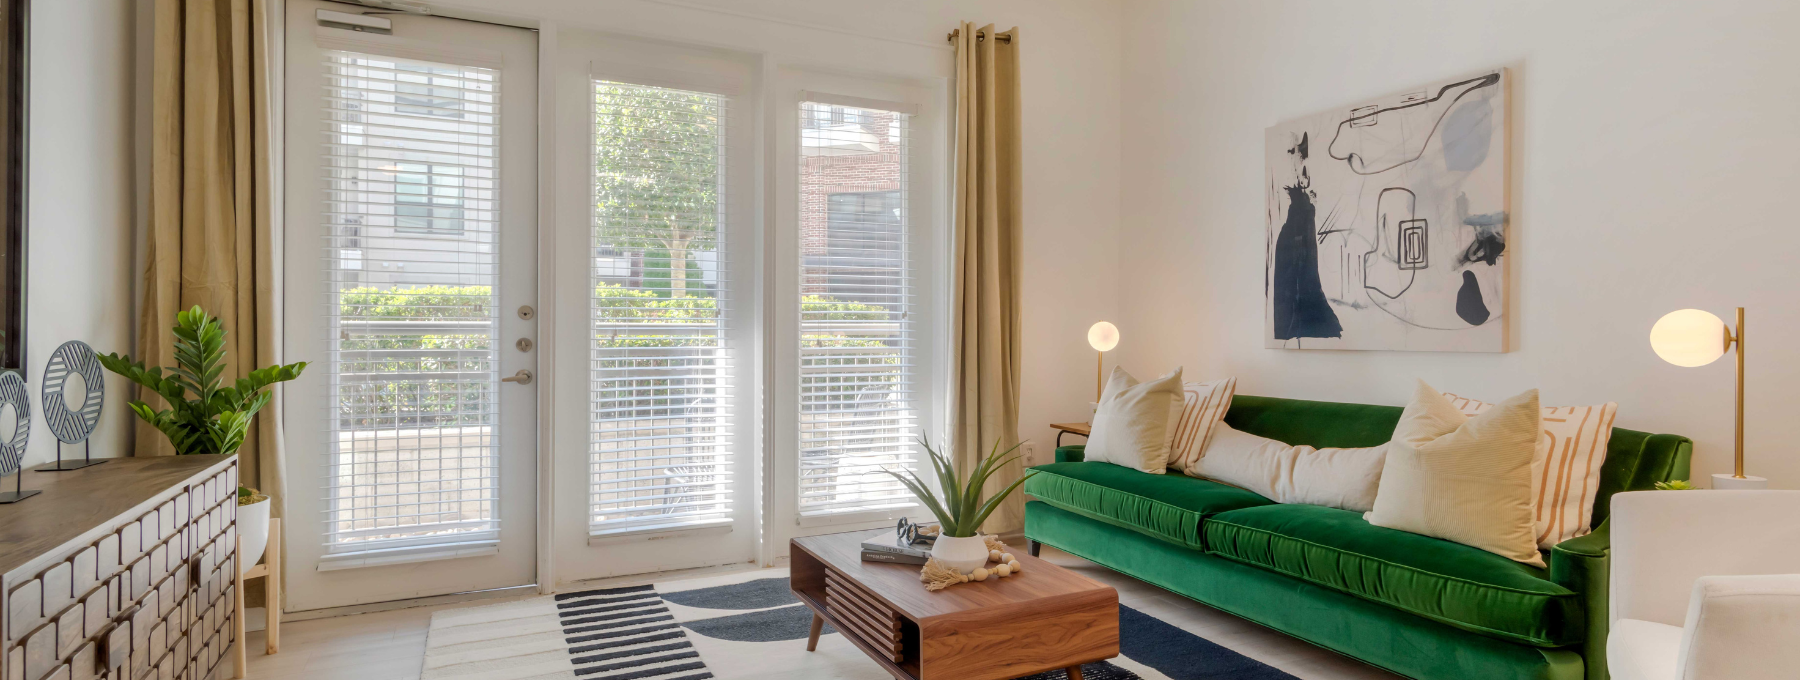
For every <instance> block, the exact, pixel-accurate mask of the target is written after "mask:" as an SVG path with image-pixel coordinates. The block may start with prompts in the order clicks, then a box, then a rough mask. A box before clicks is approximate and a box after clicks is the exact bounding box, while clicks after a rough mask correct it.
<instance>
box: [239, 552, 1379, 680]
mask: <svg viewBox="0 0 1800 680" xmlns="http://www.w3.org/2000/svg"><path fill="white" fill-rule="evenodd" d="M1043 557H1044V558H1045V559H1048V560H1050V561H1052V562H1055V563H1056V564H1058V565H1061V566H1063V567H1067V568H1070V569H1074V570H1077V571H1079V572H1081V573H1082V574H1085V575H1087V576H1088V577H1090V578H1093V579H1094V580H1097V581H1100V582H1102V583H1106V584H1108V585H1111V586H1112V587H1113V588H1116V589H1118V591H1119V601H1120V602H1121V603H1123V604H1125V605H1127V606H1129V607H1131V608H1133V609H1136V610H1138V611H1141V612H1144V613H1146V614H1151V615H1153V616H1156V617H1157V618H1160V619H1162V620H1164V621H1167V622H1169V623H1171V624H1174V625H1176V626H1179V627H1181V628H1183V629H1186V630H1188V631H1191V632H1193V633H1195V634H1196V635H1199V636H1201V637H1204V638H1206V639H1208V640H1212V641H1213V642H1216V643H1218V644H1220V645H1223V646H1225V647H1228V648H1231V649H1233V650H1236V651H1237V652H1238V653H1240V654H1243V655H1245V656H1248V657H1250V658H1253V659H1256V660H1258V661H1261V662H1263V663H1266V664H1269V665H1271V666H1274V667H1276V668H1279V669H1281V670H1284V671H1287V672H1288V673H1289V674H1292V675H1294V676H1296V677H1298V678H1301V679H1302V680H1357V679H1365V678H1366V679H1370V680H1390V679H1392V678H1398V677H1399V676H1396V675H1393V674H1390V673H1387V672H1385V671H1382V670H1379V669H1376V668H1372V667H1370V666H1367V665H1364V664H1362V663H1360V662H1357V661H1354V660H1351V659H1348V658H1345V657H1343V656H1339V655H1337V654H1335V653H1332V652H1328V651H1325V650H1323V649H1319V648H1318V647H1314V646H1312V645H1310V644H1307V643H1305V642H1301V641H1299V640H1295V639H1293V638H1290V637H1288V636H1286V635H1282V634H1280V633H1277V632H1274V631H1272V630H1269V629H1267V628H1263V627H1262V626H1258V625H1256V624H1253V623H1249V622H1247V621H1244V620H1243V619H1240V618H1237V617H1235V616H1232V615H1230V614H1226V613H1224V612H1220V611H1218V610H1215V609H1213V608H1211V607H1207V606H1206V605H1203V604H1199V603H1197V602H1194V601H1193V600H1189V599H1187V598H1185V597H1182V596H1180V595H1176V594H1174V593H1171V592H1169V591H1166V590H1163V589H1161V588H1158V587H1156V586H1152V585H1149V584H1146V583H1143V582H1141V581H1138V580H1136V579H1133V578H1131V577H1129V576H1123V575H1121V574H1118V573H1116V572H1114V571H1112V570H1110V569H1106V568H1105V567H1101V566H1099V565H1096V564H1093V563H1091V562H1088V561H1087V560H1084V559H1081V558H1079V557H1075V556H1073V555H1069V554H1067V553H1064V552H1061V551H1057V550H1056V549H1054V548H1050V547H1047V546H1046V547H1045V548H1044V551H1043ZM666 580H670V578H669V577H667V576H664V577H657V576H655V575H650V576H640V577H634V578H632V579H616V580H614V581H612V582H606V583H595V584H594V586H595V587H599V586H602V585H630V584H632V583H649V582H653V581H666ZM584 585H585V584H584ZM497 601H498V600H483V601H480V602H472V603H461V604H449V605H435V606H430V607H414V608H411V609H400V610H395V611H388V612H380V613H375V614H357V615H355V616H342V617H337V618H329V619H315V620H311V621H297V622H290V623H284V624H283V625H282V627H281V653H280V654H277V655H275V656H265V655H264V654H263V634H262V633H261V632H251V633H250V634H249V635H247V636H246V638H247V641H248V642H249V644H250V673H249V677H251V678H255V679H256V680H409V679H415V678H418V677H419V669H420V667H421V665H423V663H424V659H425V631H426V629H427V628H428V627H429V626H430V624H431V614H432V613H433V612H436V611H440V610H444V609H455V608H460V607H478V606H483V605H489V604H493V603H495V602H497Z"/></svg>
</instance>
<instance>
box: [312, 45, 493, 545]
mask: <svg viewBox="0 0 1800 680" xmlns="http://www.w3.org/2000/svg"><path fill="white" fill-rule="evenodd" d="M321 66H322V68H323V74H324V76H325V77H324V82H325V87H326V91H325V92H324V99H323V105H324V108H325V110H324V116H323V120H324V121H325V123H324V126H325V129H324V130H323V131H322V132H323V138H322V140H321V141H322V143H323V146H322V149H321V152H322V153H323V155H324V158H325V163H324V169H325V177H324V178H323V180H324V181H323V184H324V195H323V197H322V198H323V199H324V201H325V210H324V213H323V214H324V219H325V220H326V221H327V224H326V228H325V230H324V233H325V235H326V236H325V238H326V243H325V248H326V253H325V257H324V258H323V260H324V265H325V270H326V278H327V281H328V288H327V289H328V291H329V293H328V295H327V300H326V308H325V310H324V319H323V322H324V324H325V325H326V328H327V332H328V333H329V337H330V344H329V347H330V350H329V351H330V356H329V361H328V365H329V370H330V376H329V379H330V381H331V395H332V396H331V403H330V407H329V408H330V414H329V416H328V420H329V423H330V424H329V429H330V437H329V441H330V450H329V452H328V453H327V455H326V457H325V464H326V468H327V470H326V475H325V489H324V490H323V491H324V493H325V496H326V504H325V514H326V517H325V545H326V552H327V554H328V559H329V558H330V556H337V557H338V558H340V559H351V558H355V559H362V560H368V559H372V558H374V559H379V556H391V555H398V554H405V553H411V552H420V551H444V552H454V553H457V554H469V553H470V551H471V550H473V549H478V548H479V547H480V546H482V545H484V544H486V545H492V544H494V543H496V542H497V541H498V540H499V526H500V517H499V514H498V511H499V508H498V494H499V489H498V484H497V479H496V478H497V475H498V459H497V454H498V451H497V450H496V441H497V439H496V432H495V427H496V425H497V423H498V422H499V418H498V414H497V406H498V404H497V402H496V395H495V391H494V388H495V385H496V384H497V379H498V376H497V373H496V366H495V364H496V361H497V359H498V357H497V356H496V351H495V330H496V321H497V319H496V317H495V313H496V309H495V308H496V300H497V298H496V291H495V288H494V287H495V285H496V284H497V283H498V278H497V276H496V274H497V273H498V271H497V270H498V266H499V253H498V250H497V233H496V230H497V229H498V227H499V224H498V216H499V204H498V182H499V179H500V178H499V176H498V165H497V159H498V155H497V151H498V148H497V145H498V133H499V125H500V121H499V118H498V104H499V99H498V98H499V82H498V75H499V74H498V72H496V71H493V70H489V69H485V68H475V67H467V66H458V65H453V64H445V63H435V62H429V61H420V60H415V59H404V58H395V57H386V56H375V55H370V54H361V53H356V52H349V51H327V52H326V53H325V59H324V62H323V64H322V65H321Z"/></svg>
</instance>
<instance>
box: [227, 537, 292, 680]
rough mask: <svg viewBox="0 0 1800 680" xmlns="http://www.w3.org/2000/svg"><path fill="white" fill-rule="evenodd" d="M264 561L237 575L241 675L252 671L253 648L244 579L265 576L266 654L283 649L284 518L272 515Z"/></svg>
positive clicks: (240, 544)
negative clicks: (246, 622)
mask: <svg viewBox="0 0 1800 680" xmlns="http://www.w3.org/2000/svg"><path fill="white" fill-rule="evenodd" d="M243 548H244V538H243V536H241V535H240V536H239V537H238V550H239V552H238V554H240V555H241V554H243V552H242V551H243ZM263 555H264V559H263V563H262V564H258V565H256V566H253V567H250V568H249V569H248V570H243V571H242V573H240V574H238V577H237V602H236V605H235V606H236V607H237V619H236V623H235V624H233V625H236V626H237V645H236V647H237V676H236V677H237V678H238V680H242V679H243V677H244V676H245V675H247V674H248V673H249V672H250V650H249V648H248V647H247V646H245V643H246V642H247V641H248V640H247V639H246V638H245V637H244V582H245V581H248V580H250V579H253V578H261V579H263V601H264V605H263V611H264V612H266V615H265V617H264V621H265V623H264V624H263V626H264V629H263V633H264V635H263V637H264V638H266V640H265V641H264V645H263V653H264V654H268V655H270V656H274V655H275V653H276V652H279V651H281V518H279V517H271V518H269V546H268V547H267V548H264V549H263Z"/></svg>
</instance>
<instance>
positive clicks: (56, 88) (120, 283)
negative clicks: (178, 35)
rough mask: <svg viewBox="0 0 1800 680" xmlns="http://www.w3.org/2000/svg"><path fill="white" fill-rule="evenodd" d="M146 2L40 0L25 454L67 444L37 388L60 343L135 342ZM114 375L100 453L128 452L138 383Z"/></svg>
mask: <svg viewBox="0 0 1800 680" xmlns="http://www.w3.org/2000/svg"><path fill="white" fill-rule="evenodd" d="M136 4H137V3H136V2H134V0H55V1H51V2H44V1H42V0H40V1H38V2H33V3H32V8H31V121H30V126H31V127H30V139H31V141H30V144H31V146H30V153H31V160H30V164H31V165H30V175H29V178H28V181H29V182H30V196H29V204H28V210H29V211H30V219H29V225H30V226H29V230H30V231H29V233H28V235H27V238H28V240H29V261H28V262H27V265H26V266H27V267H28V268H29V275H30V281H29V284H28V291H27V294H28V296H29V300H28V302H27V305H28V307H27V310H26V313H27V314H28V315H29V316H28V318H27V319H26V324H27V327H26V329H25V332H26V338H27V345H28V346H27V348H26V356H25V360H26V362H27V367H28V370H27V373H28V377H27V382H28V384H29V386H30V390H31V398H32V421H33V429H32V434H31V446H30V448H29V449H28V450H27V453H26V456H25V464H26V465H36V464H38V463H42V462H45V461H49V460H54V459H55V456H56V438H55V437H54V436H52V435H51V434H50V430H49V429H48V428H46V427H45V426H44V419H43V413H42V409H41V408H40V407H39V404H38V392H37V390H38V389H39V387H40V381H41V380H42V379H43V371H44V366H45V364H46V363H47V362H48V361H49V360H50V353H51V352H54V351H55V350H56V347H57V346H58V345H61V344H62V343H63V342H65V341H68V340H81V341H84V342H86V343H88V344H89V345H92V346H93V347H94V350H95V351H98V352H100V353H102V354H104V353H108V352H130V351H132V350H133V348H134V347H133V345H134V343H133V341H132V318H133V312H132V310H133V309H135V308H136V307H137V303H136V299H137V298H136V292H135V288H134V286H133V282H134V281H136V280H137V275H136V270H135V267H134V265H133V258H132V253H133V239H134V229H133V223H134V219H135V206H136V199H135V197H134V193H133V191H134V186H135V185H134V174H135V170H134V168H135V164H134V161H133V157H134V156H133V152H134V148H135V143H134V138H135V125H136V118H135V109H134V99H133V97H134V93H135V87H136V80H135V79H136V77H137V75H138V72H137V70H136V68H135V66H134V65H133V62H134V60H135V56H136V52H135V47H134V45H135V41H136V32H137V24H136V21H137V15H136V13H135V9H134V6H135V5H136ZM145 74H146V75H147V74H148V72H147V71H146V72H145ZM106 387H107V395H106V410H105V412H104V413H103V414H102V416H101V418H100V425H99V428H98V429H97V430H96V431H95V433H94V435H93V437H92V442H93V449H94V455H95V456H97V457H98V456H107V457H112V456H122V455H129V453H130V442H131V433H132V428H133V423H134V422H135V420H136V418H137V416H135V415H133V414H132V413H131V409H129V408H127V407H126V405H125V403H126V401H128V400H129V399H130V398H131V396H132V394H133V393H134V392H135V390H131V389H129V388H128V384H127V383H126V382H125V380H124V379H122V378H119V377H118V376H114V375H111V374H108V377H107V385H106ZM66 455H76V456H79V455H81V450H80V449H79V448H75V447H69V448H68V449H67V451H66Z"/></svg>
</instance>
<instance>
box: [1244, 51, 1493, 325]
mask: <svg viewBox="0 0 1800 680" xmlns="http://www.w3.org/2000/svg"><path fill="white" fill-rule="evenodd" d="M1506 91H1507V81H1506V72H1505V71H1504V70H1494V71H1488V72H1485V73H1481V74H1477V75H1473V76H1469V77H1465V78H1453V79H1449V80H1445V81H1440V82H1436V83H1432V84H1430V85H1427V86H1424V87H1418V88H1413V89H1409V90H1406V91H1404V92H1401V93H1398V94H1394V95H1390V96H1387V97H1381V98H1378V99H1375V100H1372V101H1367V102H1362V103H1358V104H1355V105H1352V106H1346V107H1342V108H1336V109H1332V110H1329V111H1324V112H1321V113H1318V114H1314V115H1310V116H1304V117H1301V118H1297V119H1294V120H1291V121H1287V122H1284V123H1281V124H1279V125H1276V126H1274V127H1271V128H1269V129H1268V131H1267V133H1266V135H1265V137H1264V141H1265V149H1266V168H1267V173H1268V176H1267V178H1266V182H1267V185H1266V187H1265V189H1266V191H1267V192H1268V196H1267V206H1266V212H1267V216H1268V223H1267V227H1266V228H1267V232H1266V235H1265V242H1266V245H1267V251H1266V255H1265V262H1264V280H1263V295H1264V300H1265V305H1264V315H1263V316H1264V320H1263V338H1264V340H1265V346H1266V347H1271V348H1287V349H1364V350H1408V351H1450V352H1501V351H1505V349H1506V346H1505V345H1506V314H1505V311H1506V294H1507V277H1506V268H1507V267H1506V226H1507V212H1506V211H1507V205H1508V204H1507V192H1506V186H1507V185H1506V181H1507V178H1506V173H1507V153H1508V151H1507V141H1506V99H1507V97H1506Z"/></svg>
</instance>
